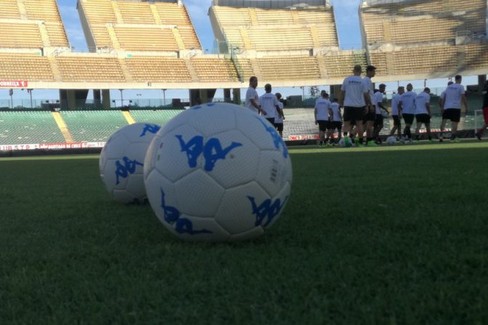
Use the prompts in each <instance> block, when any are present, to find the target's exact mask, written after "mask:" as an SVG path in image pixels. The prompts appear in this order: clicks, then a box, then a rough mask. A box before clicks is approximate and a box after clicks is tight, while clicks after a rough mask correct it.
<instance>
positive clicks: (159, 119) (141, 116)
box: [130, 109, 182, 125]
mask: <svg viewBox="0 0 488 325" xmlns="http://www.w3.org/2000/svg"><path fill="white" fill-rule="evenodd" d="M181 112H182V110H166V109H165V110H157V111H156V110H132V111H131V112H130V114H131V116H132V117H133V118H134V121H135V122H139V123H142V122H148V123H156V124H160V125H164V124H166V123H167V122H169V120H171V119H172V118H173V117H175V116H176V115H178V114H180V113H181Z"/></svg>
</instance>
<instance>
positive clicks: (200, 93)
mask: <svg viewBox="0 0 488 325" xmlns="http://www.w3.org/2000/svg"><path fill="white" fill-rule="evenodd" d="M216 91H217V89H190V105H191V106H193V105H198V104H205V103H210V102H211V101H212V100H213V97H214V95H215V92H216Z"/></svg>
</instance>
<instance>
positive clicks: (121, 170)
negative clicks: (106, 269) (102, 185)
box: [115, 157, 144, 185]
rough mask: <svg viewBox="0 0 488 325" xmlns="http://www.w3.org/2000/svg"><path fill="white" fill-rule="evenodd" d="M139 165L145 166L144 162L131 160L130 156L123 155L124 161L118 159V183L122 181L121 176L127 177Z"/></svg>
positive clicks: (116, 171) (116, 170)
mask: <svg viewBox="0 0 488 325" xmlns="http://www.w3.org/2000/svg"><path fill="white" fill-rule="evenodd" d="M137 166H141V167H142V166H144V164H143V163H141V162H139V161H137V160H131V159H129V158H128V157H123V158H122V162H120V160H117V161H116V162H115V177H116V180H117V181H116V183H115V184H117V185H118V184H119V183H120V177H122V178H127V177H129V175H131V174H134V173H135V172H136V169H137Z"/></svg>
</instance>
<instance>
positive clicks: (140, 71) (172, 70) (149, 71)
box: [124, 56, 192, 83]
mask: <svg viewBox="0 0 488 325" xmlns="http://www.w3.org/2000/svg"><path fill="white" fill-rule="evenodd" d="M124 61H125V64H126V66H127V69H128V71H129V73H130V75H131V76H132V79H133V80H134V81H136V82H147V81H149V80H151V81H153V82H166V83H174V82H177V83H185V82H191V81H192V76H191V74H190V71H189V70H188V66H187V65H186V64H185V60H183V59H178V58H171V57H164V56H157V57H151V56H139V57H136V56H133V57H131V58H126V59H125V60H124Z"/></svg>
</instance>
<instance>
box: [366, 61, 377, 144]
mask: <svg viewBox="0 0 488 325" xmlns="http://www.w3.org/2000/svg"><path fill="white" fill-rule="evenodd" d="M375 75H376V67H375V66H372V65H368V66H367V67H366V76H365V77H364V79H363V81H364V83H365V84H366V87H367V88H368V91H369V97H370V98H371V103H370V104H369V105H367V106H366V108H367V112H366V115H365V116H364V118H363V123H364V124H365V126H364V127H365V131H366V145H369V144H371V145H374V143H373V137H374V124H375V119H376V112H375V111H376V107H375V106H376V103H375V98H374V85H373V81H371V78H373V77H374V76H375Z"/></svg>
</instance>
